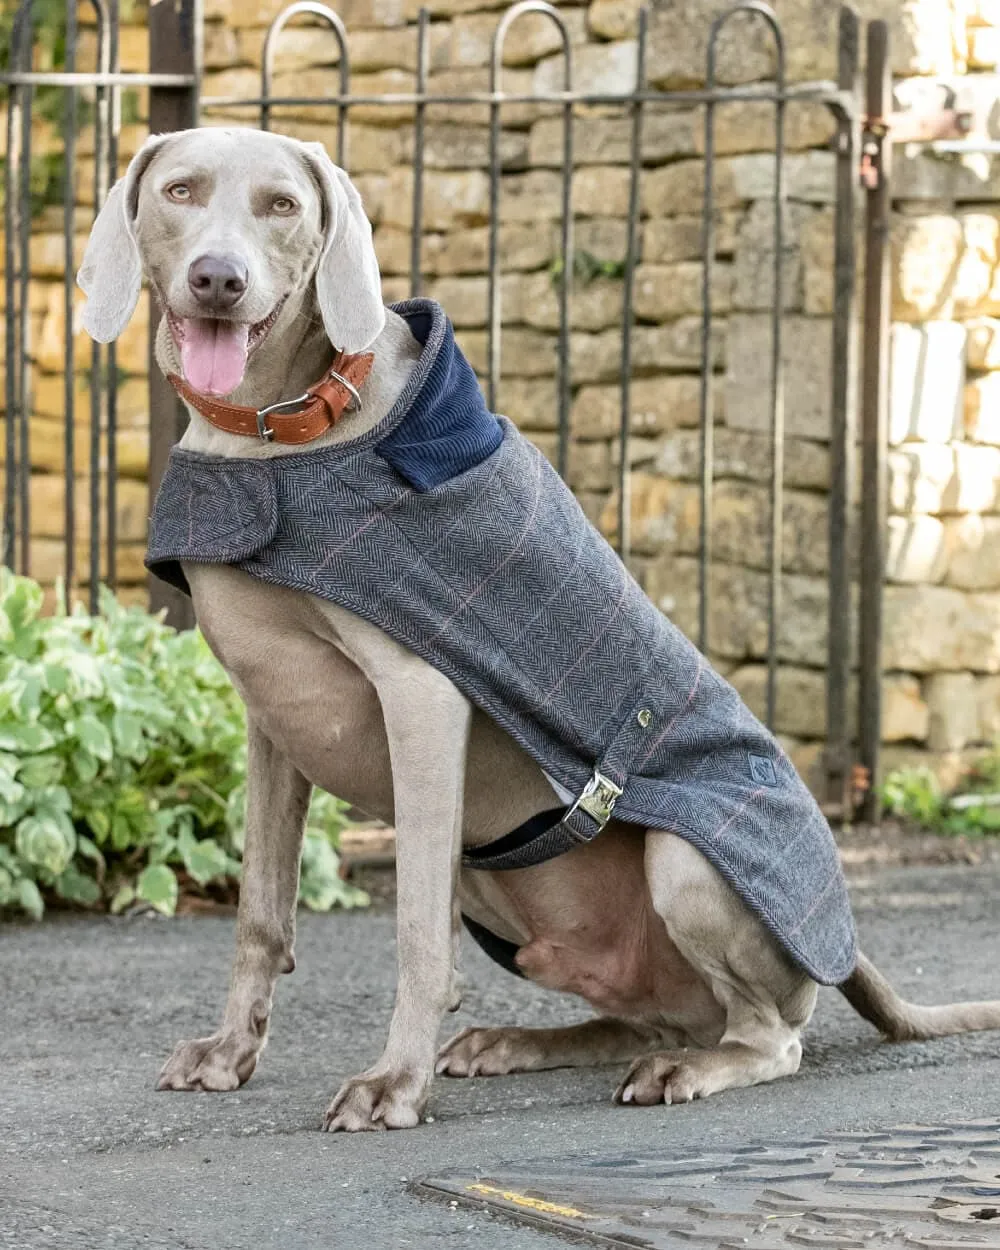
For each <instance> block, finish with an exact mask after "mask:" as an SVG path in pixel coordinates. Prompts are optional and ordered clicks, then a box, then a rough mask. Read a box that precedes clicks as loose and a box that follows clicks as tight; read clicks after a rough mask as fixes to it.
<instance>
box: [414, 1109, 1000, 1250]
mask: <svg viewBox="0 0 1000 1250" xmlns="http://www.w3.org/2000/svg"><path fill="white" fill-rule="evenodd" d="M414 1188H415V1190H416V1192H418V1193H421V1194H424V1195H426V1196H432V1197H435V1198H438V1199H445V1200H451V1201H457V1202H460V1203H466V1204H473V1205H477V1206H487V1207H489V1208H491V1209H493V1210H495V1211H498V1212H502V1213H503V1214H505V1215H508V1216H512V1217H513V1218H515V1219H518V1220H522V1221H526V1222H529V1223H532V1224H535V1225H538V1226H540V1227H542V1228H547V1229H549V1230H550V1231H552V1232H561V1233H570V1234H572V1235H573V1236H574V1237H576V1238H578V1239H582V1240H585V1241H590V1242H593V1243H595V1244H597V1245H611V1246H630V1247H632V1248H633V1250H634V1248H635V1247H646V1248H647V1250H674V1248H675V1247H677V1248H679V1247H691V1246H699V1247H702V1250H736V1248H737V1247H739V1248H740V1250H790V1248H791V1247H803V1246H806V1247H817V1248H818V1247H830V1248H831V1250H855V1247H856V1248H857V1250H882V1248H883V1247H886V1248H887V1247H893V1248H897V1250H898V1248H899V1247H923V1248H924V1250H1000V1121H997V1120H977V1121H971V1122H969V1123H965V1124H957V1125H942V1126H938V1127H935V1126H928V1125H908V1124H904V1125H900V1126H897V1127H895V1128H892V1129H887V1130H886V1131H885V1132H877V1133H834V1134H831V1135H830V1136H829V1137H824V1138H812V1139H810V1140H807V1141H793V1142H789V1141H781V1142H771V1143H761V1144H758V1145H751V1146H747V1147H743V1148H740V1149H738V1150H731V1151H720V1152H717V1153H716V1152H713V1153H711V1154H704V1155H689V1156H675V1157H671V1156H669V1155H664V1154H642V1155H621V1156H617V1157H611V1158H594V1157H589V1158H567V1159H548V1160H541V1161H535V1162H532V1163H525V1164H521V1165H514V1166H512V1167H510V1168H504V1170H503V1171H502V1172H496V1173H491V1174H489V1175H484V1176H470V1175H469V1174H468V1173H451V1174H448V1175H445V1176H440V1177H433V1178H428V1179H426V1180H423V1181H419V1182H417V1184H416V1185H415V1186H414Z"/></svg>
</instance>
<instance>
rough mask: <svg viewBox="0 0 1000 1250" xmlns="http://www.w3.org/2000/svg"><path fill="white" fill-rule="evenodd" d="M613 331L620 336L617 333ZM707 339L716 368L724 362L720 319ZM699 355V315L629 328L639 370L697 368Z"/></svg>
mask: <svg viewBox="0 0 1000 1250" xmlns="http://www.w3.org/2000/svg"><path fill="white" fill-rule="evenodd" d="M615 333H616V335H617V338H618V339H619V340H620V339H621V335H620V333H618V332H615ZM710 340H711V341H710V344H709V359H710V360H711V362H712V367H713V368H715V369H718V368H720V367H721V366H722V365H723V364H724V363H725V344H726V337H725V326H724V323H723V322H721V321H713V322H712V326H711V330H710ZM701 358H702V325H701V317H679V318H678V319H677V320H676V321H671V322H667V323H666V324H665V325H660V326H649V325H638V326H636V327H635V328H634V329H633V331H632V363H633V366H634V367H635V368H636V369H638V370H642V371H644V372H652V371H654V370H658V369H676V370H686V369H700V368H701ZM575 376H576V375H575V374H574V377H575Z"/></svg>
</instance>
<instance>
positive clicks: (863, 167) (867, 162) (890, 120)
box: [859, 83, 973, 191]
mask: <svg viewBox="0 0 1000 1250" xmlns="http://www.w3.org/2000/svg"><path fill="white" fill-rule="evenodd" d="M939 85H940V87H941V90H942V92H943V93H944V98H943V101H942V106H941V108H939V109H935V110H933V111H929V112H920V111H918V110H917V109H905V110H897V111H895V112H892V113H890V114H889V115H888V116H886V117H863V118H862V119H861V162H860V168H859V176H860V179H861V185H862V186H863V187H865V188H866V189H867V190H869V191H873V190H874V189H875V188H876V187H877V186H878V177H879V174H878V167H879V166H878V156H879V154H880V152H881V149H882V144H883V143H884V142H885V141H886V140H887V139H888V140H889V142H890V143H933V142H934V141H935V140H937V139H963V138H965V136H966V135H967V134H968V133H969V132H970V130H971V129H972V125H973V114H972V111H971V110H969V109H959V108H956V107H955V105H956V103H957V97H956V94H955V88H954V87H951V86H949V85H948V84H947V83H940V84H939Z"/></svg>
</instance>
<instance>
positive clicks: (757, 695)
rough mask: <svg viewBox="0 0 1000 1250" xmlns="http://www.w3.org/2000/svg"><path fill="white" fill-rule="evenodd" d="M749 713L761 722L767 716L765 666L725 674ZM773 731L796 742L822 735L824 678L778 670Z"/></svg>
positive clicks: (798, 670) (814, 672)
mask: <svg viewBox="0 0 1000 1250" xmlns="http://www.w3.org/2000/svg"><path fill="white" fill-rule="evenodd" d="M728 680H729V681H730V682H732V684H733V685H734V686H735V687H736V689H737V691H738V692H739V694H740V696H741V698H742V699H743V700H744V702H745V703H746V704H747V705H748V706H749V708H750V710H751V711H752V712H753V713H754V714H755V715H756V716H758V717H760V718H761V719H763V718H764V716H765V715H766V712H767V666H766V665H764V664H750V665H744V666H742V667H740V668H738V669H736V671H735V672H732V673H730V674H729V678H728ZM773 728H774V729H775V731H776V732H777V733H780V734H794V735H795V736H796V737H798V738H822V737H823V736H824V734H825V733H826V678H825V676H824V675H823V673H821V672H819V671H818V670H816V669H809V668H791V667H788V668H782V669H781V670H780V672H779V674H778V681H777V686H776V699H775V709H774V726H773Z"/></svg>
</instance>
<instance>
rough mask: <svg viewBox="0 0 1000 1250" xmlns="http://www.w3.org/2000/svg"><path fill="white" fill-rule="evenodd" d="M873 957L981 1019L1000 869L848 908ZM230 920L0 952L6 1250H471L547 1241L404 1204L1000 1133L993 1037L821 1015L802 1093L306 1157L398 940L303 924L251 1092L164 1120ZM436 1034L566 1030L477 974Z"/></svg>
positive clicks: (484, 1085)
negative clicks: (556, 1165)
mask: <svg viewBox="0 0 1000 1250" xmlns="http://www.w3.org/2000/svg"><path fill="white" fill-rule="evenodd" d="M854 894H855V901H856V904H857V908H858V918H859V928H860V931H861V935H862V941H863V944H864V946H865V948H866V949H867V951H868V952H869V953H870V954H871V955H872V956H873V957H875V958H876V959H877V960H878V962H879V963H880V965H881V966H882V967H883V969H884V970H885V971H886V972H888V973H889V974H891V975H892V977H893V978H894V979H895V980H896V982H897V983H898V984H899V986H900V987H901V988H903V989H904V990H905V991H907V992H908V993H909V994H911V995H912V996H913V997H920V998H923V999H926V1000H927V1001H930V1000H932V999H939V998H947V997H977V996H994V997H1000V866H998V865H995V864H994V865H984V866H979V867H965V866H952V867H936V868H908V869H881V870H877V871H876V872H874V873H873V874H872V875H871V876H869V877H867V878H865V879H859V880H857V881H856V882H855V887H854ZM232 928H233V922H232V919H231V918H229V917H211V918H204V917H203V918H197V917H187V918H182V919H178V920H174V921H169V922H168V921H161V920H150V919H136V920H127V921H122V920H117V921H115V920H92V919H57V920H55V921H51V922H46V923H45V924H44V925H41V926H35V927H32V926H21V925H6V926H3V927H2V928H0V1013H2V1014H0V1246H4V1247H7V1246H9V1247H17V1248H18V1250H29V1248H30V1250H36V1248H41V1247H45V1248H49V1247H52V1248H53V1250H56V1248H58V1250H63V1248H68V1247H74V1248H78V1250H101V1248H103V1247H114V1248H116V1250H118V1248H125V1247H129V1248H131V1247H135V1246H152V1247H162V1248H164V1250H167V1248H174V1247H192V1248H196V1250H230V1247H232V1248H234V1250H235V1248H236V1247H239V1248H240V1250H242V1248H243V1247H247V1246H252V1247H254V1250H271V1248H274V1250H278V1248H279V1247H280V1248H281V1250H313V1248H314V1247H315V1248H317V1250H319V1248H320V1247H322V1248H324V1250H326V1248H330V1247H343V1248H344V1250H354V1247H372V1250H376V1248H378V1250H381V1248H382V1247H392V1248H395V1247H409V1246H419V1247H424V1246H426V1247H431V1246H439V1245H441V1246H446V1247H454V1248H455V1250H458V1248H460V1247H461V1248H464V1247H477V1250H480V1248H481V1250H493V1248H494V1247H496V1248H497V1250H500V1248H505V1247H509V1248H510V1250H545V1247H552V1246H554V1245H558V1244H560V1243H559V1242H558V1241H555V1240H554V1239H553V1238H552V1237H550V1236H549V1235H548V1234H546V1233H542V1232H538V1231H536V1230H532V1229H522V1228H518V1227H514V1226H512V1225H509V1224H506V1223H504V1222H502V1221H500V1220H497V1219H494V1218H492V1217H490V1216H488V1215H486V1214H482V1213H470V1212H469V1211H466V1210H463V1209H450V1208H449V1207H447V1206H443V1205H437V1204H434V1203H430V1202H426V1201H422V1200H419V1199H417V1198H415V1197H414V1196H413V1195H412V1194H410V1193H408V1192H407V1189H406V1182H407V1181H408V1180H409V1179H411V1178H413V1177H415V1176H419V1175H425V1174H427V1173H433V1172H434V1171H436V1170H445V1169H449V1168H455V1167H459V1166H461V1167H482V1168H484V1169H491V1168H494V1167H496V1165H497V1164H498V1163H499V1162H500V1161H502V1160H505V1159H507V1160H523V1159H530V1158H534V1157H542V1156H552V1155H566V1154H571V1153H574V1152H576V1153H591V1152H595V1151H600V1150H602V1149H607V1150H609V1151H617V1152H618V1153H621V1151H622V1150H635V1151H648V1150H652V1149H664V1150H673V1149H677V1150H683V1149H690V1148H691V1147H692V1146H698V1147H717V1148H723V1147H726V1146H732V1145H734V1144H737V1143H743V1142H747V1141H750V1140H752V1139H755V1138H760V1137H773V1138H780V1137H781V1136H793V1137H794V1136H795V1135H798V1136H801V1135H802V1133H803V1132H808V1133H820V1132H825V1131H829V1130H832V1129H869V1128H873V1127H877V1126H884V1125H890V1124H893V1123H903V1122H923V1123H927V1122H942V1121H956V1120H961V1119H966V1118H973V1117H984V1116H991V1115H992V1116H996V1115H997V1114H998V1113H1000V1035H997V1034H981V1035H978V1036H975V1037H971V1038H963V1039H947V1040H945V1041H941V1042H936V1043H933V1044H928V1045H906V1046H897V1047H888V1046H882V1045H880V1044H879V1043H878V1041H877V1040H876V1039H875V1038H874V1037H873V1035H872V1033H871V1031H870V1030H869V1029H868V1027H867V1026H866V1025H864V1024H863V1023H862V1022H861V1021H860V1020H858V1019H857V1018H856V1017H854V1016H853V1015H852V1013H851V1012H850V1010H849V1009H848V1008H847V1007H846V1005H845V1004H844V1003H843V1002H842V1001H841V999H840V997H839V995H837V994H836V993H835V992H833V991H824V992H823V994H822V995H821V1001H820V1008H819V1011H818V1012H817V1016H816V1019H815V1022H814V1024H813V1026H812V1027H811V1029H810V1033H809V1036H808V1038H807V1046H806V1058H805V1060H804V1062H803V1067H802V1071H801V1072H800V1074H799V1075H798V1076H797V1077H795V1078H793V1079H791V1080H785V1081H782V1082H779V1083H778V1084H776V1085H772V1086H763V1087H758V1088H756V1089H750V1090H740V1091H733V1092H730V1093H727V1094H722V1095H720V1096H718V1097H717V1098H713V1099H710V1100H708V1101H706V1102H703V1103H695V1104H693V1105H691V1106H688V1107H673V1108H663V1107H660V1108H649V1109H645V1110H638V1109H630V1108H612V1107H611V1106H610V1105H609V1095H610V1093H611V1090H612V1089H613V1087H614V1085H615V1081H616V1077H617V1072H616V1071H615V1070H610V1069H605V1070H595V1071H590V1072H567V1073H564V1072H560V1073H542V1074H538V1075H535V1076H526V1077H512V1078H505V1079H500V1080H486V1081H477V1082H440V1083H439V1085H438V1086H437V1087H436V1091H435V1095H434V1099H433V1105H432V1108H431V1114H432V1115H433V1117H434V1121H435V1122H434V1123H432V1124H428V1125H427V1126H425V1127H422V1128H420V1129H418V1130H415V1131H413V1132H408V1133H393V1134H378V1135H376V1134H368V1135H365V1136H363V1137H343V1136H336V1137H330V1136H327V1135H324V1134H321V1133H319V1132H317V1131H316V1130H317V1126H318V1124H319V1121H320V1117H321V1114H322V1111H323V1108H324V1106H325V1105H326V1102H327V1100H328V1098H329V1096H330V1094H331V1093H332V1091H333V1090H334V1089H335V1088H336V1086H337V1084H338V1082H339V1081H340V1079H341V1078H342V1077H344V1076H346V1075H348V1074H349V1073H351V1072H352V1071H355V1070H357V1069H358V1068H360V1067H362V1066H363V1065H364V1064H366V1063H367V1062H368V1061H369V1060H370V1059H371V1058H372V1057H373V1056H374V1055H375V1054H376V1053H377V1051H378V1048H379V1044H380V1041H381V1038H382V1034H383V1030H384V1026H385V1023H386V1021H387V1019H388V1015H389V1010H390V1007H391V1002H392V992H393V980H394V967H393V962H394V961H393V921H392V915H391V912H390V911H389V910H388V909H387V908H384V907H383V908H378V909H375V910H374V911H371V912H368V913H365V914H346V915H334V916H326V917H318V916H303V917H302V920H301V924H300V936H299V944H298V961H299V968H298V971H297V972H296V974H295V975H294V976H293V977H291V978H288V979H287V980H286V981H285V982H284V983H283V984H282V985H281V986H280V993H279V1000H278V1009H277V1012H276V1016H275V1021H274V1027H273V1030H272V1037H271V1043H270V1046H269V1048H268V1051H267V1054H266V1055H265V1058H264V1061H263V1063H262V1066H261V1069H260V1070H259V1072H258V1073H257V1075H256V1076H255V1077H254V1078H253V1080H252V1082H251V1083H250V1084H249V1085H248V1086H247V1087H245V1088H244V1089H243V1090H241V1091H240V1092H239V1093H237V1094H227V1095H197V1094H158V1093H155V1092H154V1090H153V1081H154V1077H155V1074H156V1071H157V1069H158V1067H159V1064H160V1062H161V1061H162V1059H163V1057H164V1056H165V1054H166V1053H167V1052H168V1051H169V1049H170V1047H171V1045H172V1043H173V1041H174V1040H175V1039H176V1038H177V1037H178V1036H187V1035H191V1034H192V1033H205V1032H210V1031H211V1029H212V1028H213V1027H214V1024H215V1018H216V1015H217V1012H218V1009H219V1007H220V1005H221V1002H222V996H223V992H224V988H225V983H226V976H227V969H228V961H229V954H230V948H231V941H232ZM466 970H467V978H468V981H469V988H468V992H467V996H466V1005H465V1007H464V1008H463V1009H462V1011H461V1013H460V1014H459V1016H458V1017H457V1019H456V1021H455V1023H456V1024H457V1025H463V1024H467V1023H472V1022H481V1023H491V1024H498V1023H503V1022H515V1021H516V1022H519V1023H527V1024H543V1023H556V1022H568V1021H570V1020H572V1019H574V1018H578V1017H579V1016H580V1015H581V1014H582V1013H581V1012H579V1011H578V1009H577V1008H576V1007H575V1006H574V1004H573V1003H571V1002H568V1001H565V1000H561V999H559V998H556V997H553V996H549V995H546V994H544V993H543V992H541V991H538V990H535V989H534V988H533V987H531V986H529V985H525V984H523V983H521V982H518V981H516V980H514V979H512V978H510V977H508V976H506V975H505V974H504V973H503V972H501V971H500V970H499V969H494V967H493V966H492V965H491V964H490V963H489V962H488V961H487V960H486V959H485V958H484V957H482V956H481V955H480V954H479V952H478V951H475V950H472V949H470V950H469V951H468V953H467V957H466Z"/></svg>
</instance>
